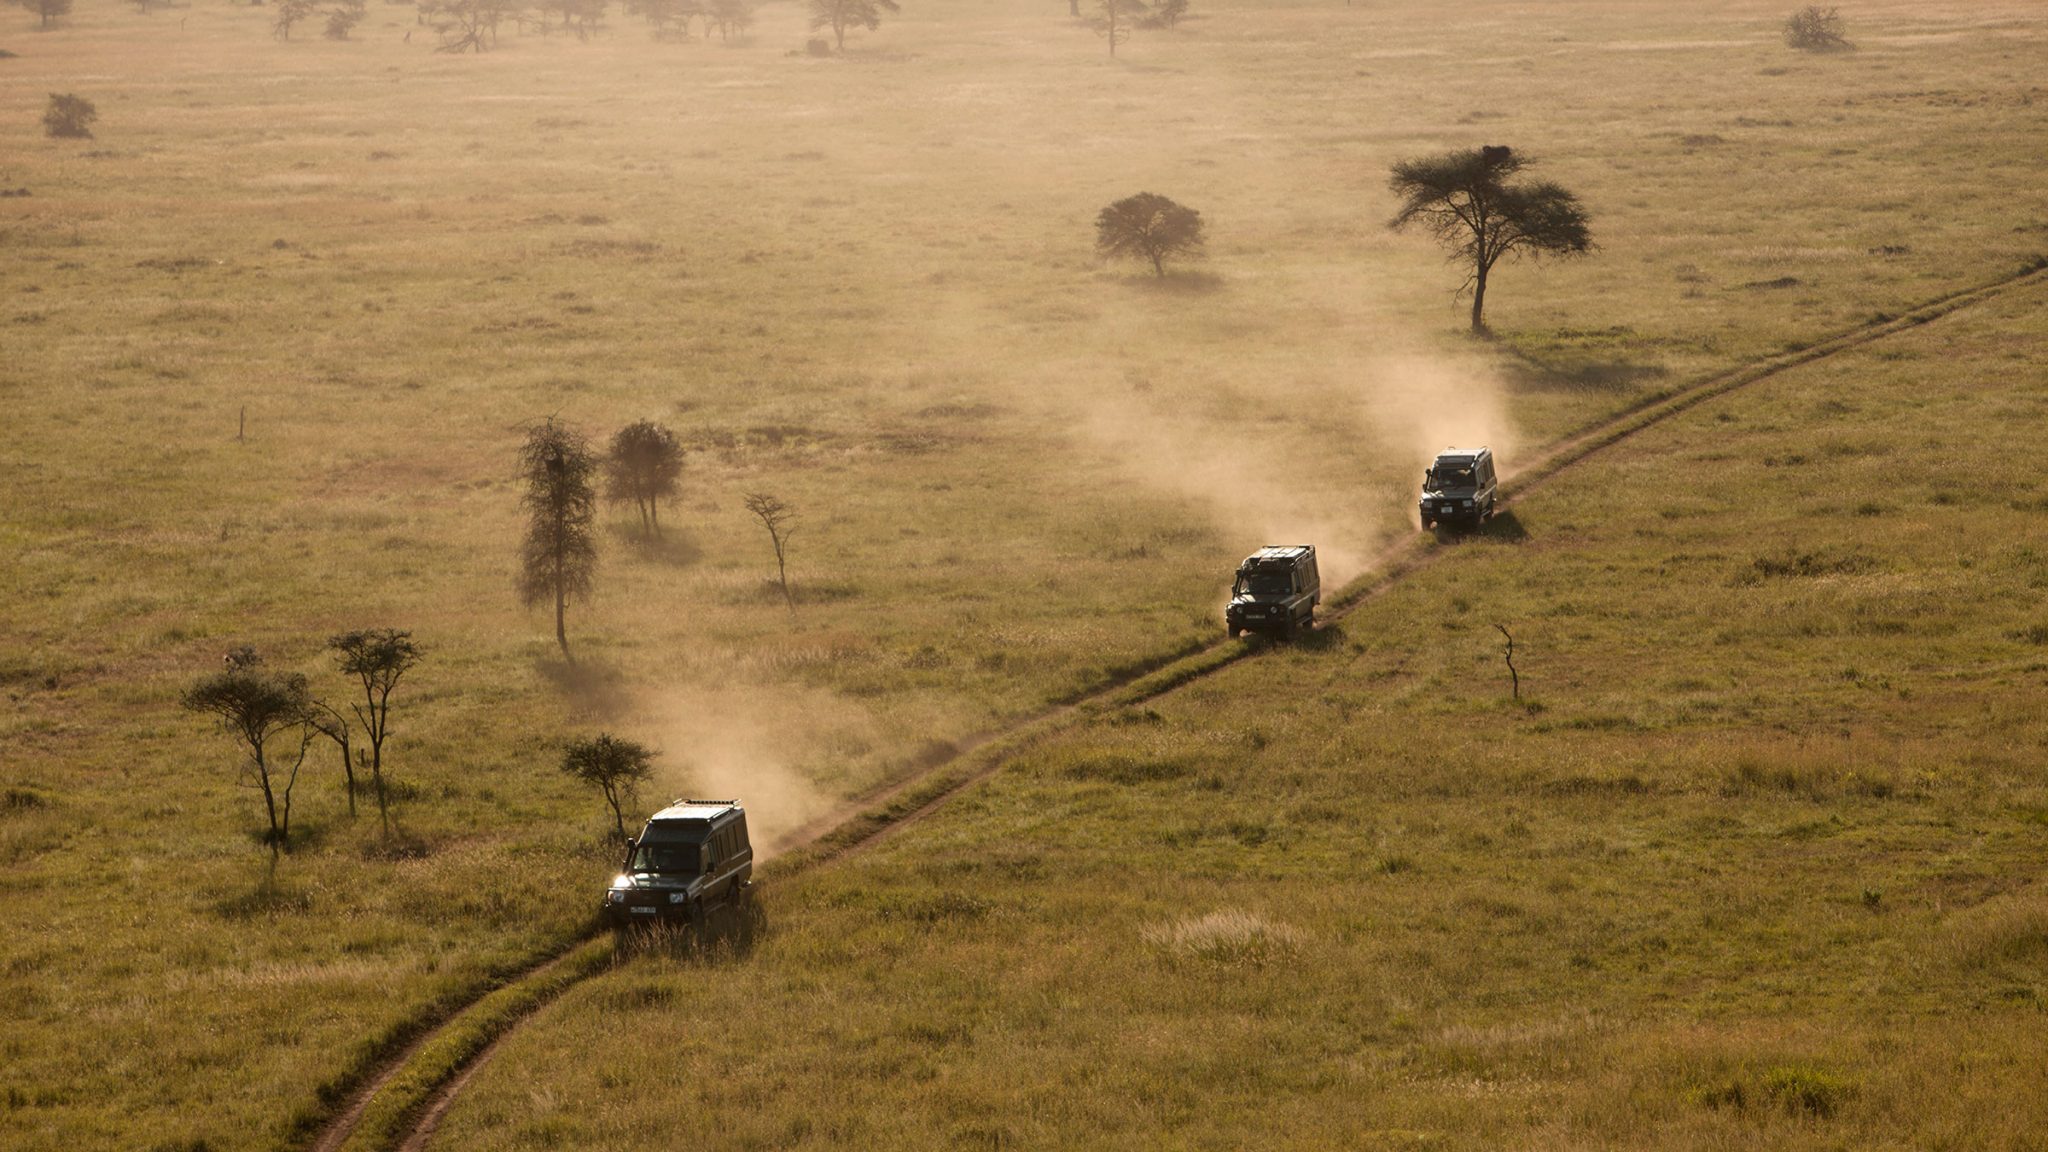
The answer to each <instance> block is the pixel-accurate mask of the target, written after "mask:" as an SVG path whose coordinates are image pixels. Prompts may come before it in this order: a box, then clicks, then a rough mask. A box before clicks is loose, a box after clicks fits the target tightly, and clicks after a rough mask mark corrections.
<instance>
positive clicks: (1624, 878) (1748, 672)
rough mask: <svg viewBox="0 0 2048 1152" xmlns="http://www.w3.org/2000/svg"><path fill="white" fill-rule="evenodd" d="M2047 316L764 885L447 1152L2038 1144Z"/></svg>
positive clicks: (1510, 549) (1227, 674)
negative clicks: (733, 935)
mask: <svg viewBox="0 0 2048 1152" xmlns="http://www.w3.org/2000/svg"><path fill="white" fill-rule="evenodd" d="M2044 306H2048V284H2040V283H2036V284H2035V285H2034V286H2033V287H2031V288H2030V289H2028V290H2027V291H2026V292H2025V293H2024V294H2020V295H2015V296H2013V297H2011V298H2009V299H2007V300H2003V301H2000V302H1999V303H1997V304H1996V305H1993V306H1990V307H1987V308H1985V309H1984V310H1983V311H1981V312H1977V313H1969V314H1962V315H1958V316H1955V317H1951V318H1949V319H1946V320H1942V321H1938V322H1936V323H1934V324H1931V325H1928V326H1926V327H1925V328H1922V329H1919V330H1915V331H1913V332H1910V333H1907V334H1905V335H1902V336H1898V337H1895V338H1893V339H1891V340H1887V341H1884V342H1881V343H1879V344H1876V345H1872V346H1871V347H1869V348H1868V349H1866V350H1862V351H1857V352H1851V353H1848V354H1845V355H1843V356H1841V357H1839V358H1838V359H1836V360H1832V361H1829V362H1827V363H1826V364H1825V365H1815V366H1809V367H1806V368H1802V369H1798V370H1795V371H1794V372H1792V373H1790V374H1787V375H1785V376H1783V377H1780V378H1776V379H1773V380H1770V381H1767V382H1765V383H1763V384H1760V385H1757V386H1755V387H1754V388H1753V389H1752V390H1750V391H1747V392H1744V393H1740V394H1737V395H1735V396H1732V397H1728V398H1724V399H1722V400H1719V401H1715V402H1713V403H1711V404H1710V405H1707V406H1705V407H1702V408H1701V409H1698V410H1696V411H1694V412H1693V413H1690V414H1688V415H1687V416H1685V417H1683V418H1681V419H1680V420H1678V421H1675V422H1673V423H1672V424H1669V425H1665V426H1660V427H1657V428H1654V429H1652V430H1650V431H1649V432H1647V433H1645V434H1643V435H1642V436H1640V437H1639V438H1637V439H1636V440H1635V441H1631V442H1629V443H1626V444H1623V445H1620V446H1618V447H1617V448H1615V449H1613V450H1612V451H1611V452H1610V453H1609V454H1608V455H1606V456H1604V457H1601V458H1598V459H1596V460H1595V461H1593V462H1589V463H1587V464H1584V465H1581V466H1579V467H1576V468H1574V469H1572V470H1570V471H1569V472H1567V473H1566V474H1564V475H1563V476H1562V477H1560V478H1559V480H1558V481H1556V482H1555V483H1554V484H1552V485H1550V486H1548V487H1546V488H1545V489H1544V490H1542V491H1541V492H1539V493H1537V494H1535V495H1533V496H1532V497H1531V498H1529V499H1526V500H1524V501H1522V502H1521V503H1520V504H1518V506H1517V507H1516V509H1515V511H1514V513H1513V516H1514V518H1515V519H1514V522H1513V523H1512V524H1511V525H1509V526H1508V527H1509V528H1510V529H1511V530H1510V531H1508V532H1506V533H1502V534H1497V535H1495V536H1493V537H1490V538H1486V539H1476V540H1473V541H1470V542H1467V543H1462V544H1456V545H1448V546H1445V547H1444V549H1443V551H1444V552H1445V553H1446V554H1445V555H1443V556H1442V557H1440V559H1439V560H1438V562H1437V563H1436V564H1435V565H1433V566H1432V567H1431V568H1430V569H1429V570H1428V571H1427V572H1426V573H1425V574H1424V575H1422V576H1420V577H1418V578H1416V579H1413V580H1410V581H1408V582H1406V583H1405V584H1403V585H1402V586H1400V587H1398V588H1397V589H1396V590H1395V591H1393V592H1391V593H1389V594H1388V595H1386V596H1384V597H1382V598H1379V599H1375V600H1373V601H1371V602H1369V603H1368V604H1367V605H1366V606H1365V607H1364V608H1362V609H1361V610H1360V611H1358V612H1357V613H1355V614H1353V615H1351V616H1350V617H1348V618H1347V619H1345V621H1344V622H1343V623H1342V625H1341V626H1339V627H1333V628H1330V629H1327V630H1326V631H1325V634H1323V635H1322V636H1320V637H1319V638H1318V639H1317V640H1316V641H1315V642H1314V643H1310V644H1303V645H1299V646H1297V647H1296V648H1294V649H1292V650H1288V651H1283V652H1276V653H1273V654H1270V655H1267V656H1264V657H1262V658H1260V659H1257V660H1252V661H1247V662H1243V663H1240V664H1237V665H1233V666H1231V667H1230V668H1228V669H1225V670H1223V671H1221V672H1219V673H1217V674H1215V675H1214V676H1213V677H1211V678H1208V679H1205V680H1203V681H1200V682H1198V683H1196V684H1194V685H1192V686H1190V687H1187V688H1185V689H1183V690H1181V691H1180V692H1178V693H1175V694H1173V695H1171V696H1168V697H1166V698H1163V699H1161V700H1159V701H1156V702H1154V703H1152V704H1150V705H1148V706H1145V707H1142V708H1136V709H1129V710H1125V711H1123V712H1121V713H1119V714H1116V715H1113V716H1112V717H1110V718H1108V720H1107V721H1106V722H1105V723H1103V724H1100V725H1097V726H1095V727H1092V728H1090V729H1088V730H1086V731H1083V732H1081V733H1078V734H1075V735H1072V736H1070V737H1068V738H1066V739H1063V740H1061V741H1059V742H1057V743H1056V744H1054V745H1053V746H1051V747H1048V748H1045V749H1043V750H1040V751H1037V752H1034V753H1031V754H1028V755H1026V756H1025V757H1024V758H1023V759H1022V760H1021V762H1020V763H1018V764H1017V765H1016V766H1015V768H1014V769H1013V770H1011V771H1008V772H1005V773H1003V774H1001V775H999V776H997V777H995V778H994V779H992V780H991V781H990V782H989V783H987V784H986V785H984V786H983V787H981V788H980V789H978V790H977V791H975V792H973V793H970V794H969V795H968V796H966V797H964V798H962V799H960V800H958V801H956V802H955V803H953V804H952V805H951V806H949V807H948V808H946V809H944V810H942V811H941V812H940V813H938V814H937V815H935V816H933V817H931V818H930V819H928V820H927V821H925V822H922V823H920V824H918V825H915V826H913V827H910V828H907V829H905V831H904V832H903V833H902V834H901V835H899V836H896V837H893V838H891V839H889V840H887V841H885V842H884V843H883V844H882V845H880V846H879V847H877V848H876V849H874V850H871V851H870V852H867V853H865V854H863V855H862V856H860V857H857V858H855V859H853V860H849V861H847V862H846V863H844V864H843V865H840V866H836V867H832V868H829V869H824V870H819V871H813V872H808V873H805V874H803V875H801V876H798V877H794V878H792V879H790V880H789V881H788V882H786V883H771V884H769V885H768V886H767V888H766V889H765V891H766V895H765V901H766V906H767V909H768V913H767V914H768V918H769V924H770V931H768V932H767V933H766V934H764V935H763V936H762V938H761V942H760V943H759V944H758V945H757V946H756V947H755V948H754V949H753V950H752V951H751V952H750V953H749V954H747V955H745V956H743V957H737V958H735V957H732V956H730V955H724V954H714V955H713V956H712V957H710V958H707V959H704V960H701V961H699V962H698V963H697V964H696V965H695V966H689V965H684V966H680V967H679V966H678V965H677V964H676V963H675V962H674V961H673V960H670V959H668V958H665V957H664V958H660V959H656V960H649V961H642V962H640V963H637V964H635V965H633V966H630V967H628V968H626V969H625V970H623V971H620V972H617V973H614V974H612V975H609V976H607V977H605V978H602V979H599V980H596V981H593V982H591V983H589V984H587V985H584V986H583V987H581V988H579V989H577V990H575V991H573V992H571V993H570V994H569V995H568V997H567V998H565V1000H564V1001H562V1002H561V1003H560V1004H558V1005H556V1006H555V1007H553V1008H551V1009H549V1010H547V1011H546V1012H544V1013H543V1014H542V1015H541V1016H540V1017H539V1018H538V1019H537V1020H536V1021H535V1022H534V1023H533V1024H531V1025H529V1026H528V1027H527V1028H526V1029H524V1030H523V1031H522V1032H520V1033H518V1034H516V1035H515V1036H514V1037H513V1038H512V1039H511V1040H510V1041H509V1042H508V1043H507V1045H506V1046H505V1048H504V1049H503V1050H502V1051H501V1052H500V1053H499V1055H498V1057H497V1059H496V1060H495V1061H494V1062H493V1063H492V1064H491V1065H489V1066H488V1067H487V1068H486V1069H485V1070H484V1072H483V1073H482V1074H481V1075H480V1076H479V1077H478V1079H477V1080H476V1081H475V1082H474V1083H473V1084H472V1086H471V1088H470V1090H469V1092H468V1094H467V1097H466V1098H465V1099H464V1100H463V1101H462V1102H461V1103H460V1104H458V1105H457V1107H456V1109H455V1111H454V1112H453V1113H451V1116H450V1118H449V1121H448V1123H447V1124H446V1125H445V1126H444V1127H443V1128H442V1130H441V1137H442V1138H441V1139H440V1140H439V1141H437V1143H436V1146H437V1147H445V1148H454V1149H464V1148H475V1149H483V1148H492V1149H514V1148H517V1149H524V1148H549V1147H629V1146H635V1145H641V1144H649V1143H660V1142H661V1141H663V1140H665V1139H671V1138H674V1136H675V1135H676V1134H677V1133H678V1132H681V1131H687V1132H690V1133H692V1134H695V1133H698V1132H705V1133H710V1134H712V1135H711V1137H710V1138H709V1140H708V1143H709V1144H711V1145H712V1146H716V1147H720V1148H733V1149H744V1148H811V1147H816V1148H827V1147H847V1146H856V1145H867V1144H886V1145H888V1146H890V1147H896V1148H953V1147H1046V1148H1054V1147H1076V1146H1087V1147H1093V1148H1148V1147H1190V1148H1204V1147H1213V1148H1240V1147H1247V1146H1253V1145H1256V1146H1260V1147H1298V1148H1331V1147H1394V1148H1402V1147H1431V1148H1437V1147H1442V1148H1474V1149H1479V1148H1500V1147H1518V1148H1519V1147H1530V1148H1613V1147H1658V1148H1699V1149H1705V1148H1727V1147H1745V1148H1844V1147H1847V1148H1893V1147H1896V1148H1929V1147H1943V1148H2011V1149H2020V1148H2026V1147H2029V1146H2031V1145H2032V1144H2033V1142H2034V1141H2036V1140H2037V1139H2038V1136H2039V1133H2040V1132H2041V1131H2042V1130H2043V1128H2044V1127H2048V1110H2044V1101H2048V1094H2044V1093H2043V1091H2042V1088H2043V1084H2042V1066H2041V1063H2040V1060H2039V1054H2040V1046H2039V1036H2040V1030H2041V1028H2042V1025H2043V1023H2044V1012H2048V857H2044V854H2043V851H2042V849H2043V847H2044V845H2048V772H2044V769H2043V764H2044V758H2043V750H2044V748H2048V713H2044V711H2043V710H2042V708H2041V699H2042V688H2043V684H2044V681H2048V647H2044V646H2043V645H2044V640H2048V630H2044V628H2043V621H2044V617H2043V609H2042V591H2043V589H2048V550H2044V549H2043V548H2042V546H2041V539H2042V526H2043V520H2044V517H2048V482H2044V481H2042V480H2041V479H2039V478H2032V477H2027V478H2019V477H2011V474H2010V472H2009V471H2007V470H2006V465H2007V463H2008V462H2009V461H2011V460H2014V459H2016V458H2019V457H2021V456H2024V455H2025V454H2026V453H2027V451H2028V450H2029V444H2030V443H2031V441H2032V439H2033V437H2034V435H2035V433H2036V432H2037V430H2038V429H2039V428H2040V427H2041V425H2042V421H2043V418H2044V417H2048V352H2044V350H2043V346H2042V343H2041V341H2040V340H2039V339H2038V338H2033V337H2029V336H2026V335H2024V333H2026V332H2028V331H2029V330H2030V329H2032V328H2033V327H2034V326H2035V325H2036V324H2037V323H2038V318H2039V316H2040V315H2041V314H2042V309H2043V307H2044ZM1907 428H1910V429H1911V433H1910V435H1901V432H1900V430H1901V429H1907ZM2001 472H2005V475H2007V476H2008V477H2009V478H2010V479H2011V480H2012V482H2011V483H2010V484H2007V485H2002V486H2000V487H1999V488H1998V490H1997V492H1996V494H1995V495H1993V494H1992V492H1991V491H1990V490H1989V489H1987V487H1986V486H1985V485H1984V483H1983V478H1984V477H1986V476H1988V475H1996V474H2000V473H2001ZM1496 621H1505V622H1508V623H1510V625H1511V626H1512V627H1513V629H1514V630H1515V632H1516V634H1517V640H1518V644H1517V652H1518V654H1519V659H1518V664H1519V666H1520V669H1521V673H1522V690H1523V698H1522V700H1521V701H1520V702H1515V701H1513V700H1511V699H1510V698H1509V693H1508V685H1507V675H1506V671H1505V669H1504V667H1503V666H1502V664H1501V660H1500V652H1499V642H1498V636H1497V634H1496V633H1495V632H1494V630H1493V627H1492V625H1493V623H1494V622H1496ZM593 1054H594V1055H593Z"/></svg>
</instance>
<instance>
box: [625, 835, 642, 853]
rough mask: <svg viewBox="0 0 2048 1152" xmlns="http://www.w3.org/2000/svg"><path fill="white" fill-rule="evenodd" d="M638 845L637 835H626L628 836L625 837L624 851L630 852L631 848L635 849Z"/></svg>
mask: <svg viewBox="0 0 2048 1152" xmlns="http://www.w3.org/2000/svg"><path fill="white" fill-rule="evenodd" d="M639 846H640V841H639V839H638V838H637V837H633V836H628V837H626V851H628V852H631V851H632V850H633V849H635V848H638V847H639Z"/></svg>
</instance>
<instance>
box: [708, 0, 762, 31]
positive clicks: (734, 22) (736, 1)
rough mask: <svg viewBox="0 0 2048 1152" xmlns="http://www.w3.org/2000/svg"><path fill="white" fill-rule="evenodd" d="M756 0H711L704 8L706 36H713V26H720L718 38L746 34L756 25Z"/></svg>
mask: <svg viewBox="0 0 2048 1152" xmlns="http://www.w3.org/2000/svg"><path fill="white" fill-rule="evenodd" d="M754 8H755V3H754V0H709V3H708V4H707V5H706V6H705V9H704V38H705V39H707V40H709V39H710V38H711V26H712V25H714V24H715V25H717V26H718V38H719V39H720V40H730V39H732V38H733V37H735V36H745V35H746V34H747V29H749V28H751V27H753V26H754Z"/></svg>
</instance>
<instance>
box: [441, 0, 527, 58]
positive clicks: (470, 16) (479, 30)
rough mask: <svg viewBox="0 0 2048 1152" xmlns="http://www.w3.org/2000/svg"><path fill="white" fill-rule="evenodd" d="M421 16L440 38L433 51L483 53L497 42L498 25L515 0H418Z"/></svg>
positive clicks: (515, 6)
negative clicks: (437, 45) (438, 44)
mask: <svg viewBox="0 0 2048 1152" xmlns="http://www.w3.org/2000/svg"><path fill="white" fill-rule="evenodd" d="M419 11H420V19H421V20H423V21H425V22H426V23H427V24H428V25H429V26H431V27H432V28H433V29H434V32H435V33H436V34H437V35H439V36H440V37H441V44H440V47H438V48H435V49H434V51H436V52H453V53H457V54H460V53H463V52H482V51H483V50H484V49H486V48H489V47H490V46H491V45H493V44H496V43H497V42H498V24H499V22H500V21H502V20H504V19H505V18H506V17H507V16H510V15H513V14H514V13H516V12H517V11H518V3H517V0H421V2H420V6H419Z"/></svg>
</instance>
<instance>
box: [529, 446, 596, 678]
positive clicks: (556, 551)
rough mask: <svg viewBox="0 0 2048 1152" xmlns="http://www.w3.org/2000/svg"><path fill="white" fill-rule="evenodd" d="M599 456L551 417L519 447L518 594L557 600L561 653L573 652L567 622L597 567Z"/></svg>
mask: <svg viewBox="0 0 2048 1152" xmlns="http://www.w3.org/2000/svg"><path fill="white" fill-rule="evenodd" d="M596 470H597V462H596V461H595V460H594V459H592V457H591V455H590V446H589V444H588V443H587V442H586V441H585V440H584V439H583V434H582V433H580V432H577V431H576V430H574V429H572V428H567V427H564V426H562V425H560V424H557V423H555V421H554V418H553V417H549V418H548V419H547V420H546V421H545V422H544V423H542V424H541V425H540V426H538V427H536V428H534V429H533V430H532V431H531V432H528V433H527V435H526V446H525V447H524V448H522V449H521V450H520V453H519V472H520V476H521V477H522V478H523V479H524V480H525V481H526V495H525V496H523V497H521V501H520V502H521V503H523V504H524V505H525V506H526V512H527V522H526V544H525V547H524V550H523V552H522V554H521V558H520V559H521V563H520V567H519V595H520V598H521V599H522V600H524V601H525V602H526V603H527V604H528V605H529V606H531V605H534V604H542V603H545V602H547V601H548V600H553V601H554V603H555V642H556V643H557V644H560V645H561V646H562V658H563V659H565V660H571V661H573V660H574V659H575V657H574V656H571V655H570V654H569V633H568V630H567V628H566V626H565V624H564V618H565V613H566V606H567V605H568V603H569V600H570V599H571V598H572V597H573V598H576V599H582V598H584V597H587V596H589V595H590V587H591V577H592V575H593V574H594V573H595V572H596V570H597V538H596V536H595V535H594V534H593V533H592V531H591V525H592V522H593V521H594V520H595V519H596V516H597V491H596V489H595V488H593V487H592V486H591V476H592V474H593V473H594V472H595V471H596Z"/></svg>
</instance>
